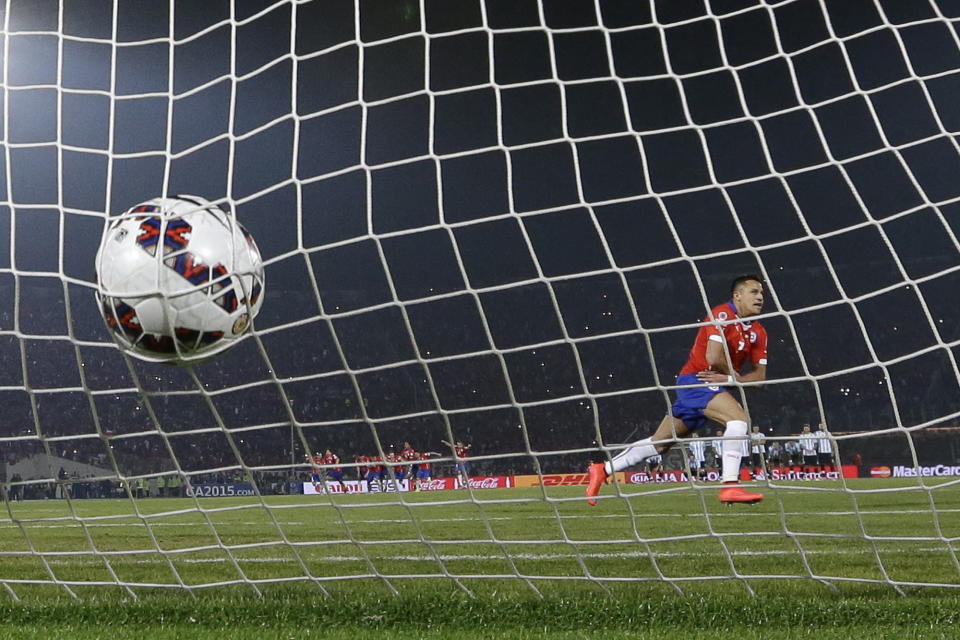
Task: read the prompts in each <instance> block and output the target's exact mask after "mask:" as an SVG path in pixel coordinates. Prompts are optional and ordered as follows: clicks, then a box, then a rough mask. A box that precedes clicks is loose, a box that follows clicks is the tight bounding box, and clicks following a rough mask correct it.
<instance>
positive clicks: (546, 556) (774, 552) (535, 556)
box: [47, 547, 947, 566]
mask: <svg viewBox="0 0 960 640" xmlns="http://www.w3.org/2000/svg"><path fill="white" fill-rule="evenodd" d="M946 551H947V549H946V548H943V547H939V548H938V547H927V548H924V547H910V548H906V547H903V548H900V549H894V550H883V551H881V553H882V554H884V555H887V554H891V553H910V554H913V553H944V552H946ZM801 553H802V554H803V555H810V556H835V555H850V556H860V555H873V551H872V550H870V549H829V550H816V549H805V550H803V551H802V552H801V551H799V550H783V549H771V550H767V551H731V552H730V555H731V556H734V557H777V556H791V555H801ZM707 556H716V557H719V558H724V557H726V556H725V554H723V553H716V552H715V553H706V552H688V551H663V552H655V553H653V554H649V553H644V552H641V551H628V552H625V553H597V552H594V553H581V554H576V553H513V554H510V555H509V556H507V557H509V558H510V559H511V560H575V559H577V558H588V559H599V560H606V559H624V558H637V559H642V558H650V557H653V558H658V559H659V558H703V557H707ZM438 557H439V559H440V560H441V561H443V562H457V561H465V560H472V561H484V560H485V561H500V560H505V559H506V557H504V556H490V555H485V554H484V555H480V554H456V555H454V554H438ZM171 559H172V560H173V561H174V562H175V563H183V564H221V563H231V564H232V562H233V560H230V559H228V558H171ZM321 559H322V560H323V561H324V562H366V561H367V558H365V557H360V556H327V555H325V556H323V557H322V558H321ZM369 559H370V560H372V561H374V562H378V561H398V562H436V560H437V558H435V557H434V556H433V555H421V556H417V555H392V556H371V557H370V558H369ZM236 560H237V562H240V563H248V562H249V563H261V564H272V563H282V562H294V559H293V558H290V557H287V558H280V557H258V558H236ZM47 562H48V563H49V564H51V565H57V566H68V565H74V564H78V563H94V564H100V562H101V560H100V558H96V557H91V556H78V557H77V558H75V559H74V558H71V559H66V558H62V557H61V558H48V559H47ZM159 562H163V563H165V562H166V559H165V558H161V557H157V558H155V559H143V558H137V559H134V558H125V557H122V556H120V557H111V558H110V564H156V563H159Z"/></svg>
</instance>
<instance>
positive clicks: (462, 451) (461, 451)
mask: <svg viewBox="0 0 960 640" xmlns="http://www.w3.org/2000/svg"><path fill="white" fill-rule="evenodd" d="M469 450H470V447H469V446H460V447H454V448H453V452H454V453H455V454H457V457H458V458H466V457H467V452H468V451H469Z"/></svg>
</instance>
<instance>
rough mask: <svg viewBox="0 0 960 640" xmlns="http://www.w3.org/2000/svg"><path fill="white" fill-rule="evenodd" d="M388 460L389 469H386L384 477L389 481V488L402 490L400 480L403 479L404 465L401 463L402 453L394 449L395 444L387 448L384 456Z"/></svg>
mask: <svg viewBox="0 0 960 640" xmlns="http://www.w3.org/2000/svg"><path fill="white" fill-rule="evenodd" d="M384 459H385V460H386V462H387V465H386V467H387V469H386V471H384V475H383V477H384V478H385V479H386V481H387V487H388V488H395V489H394V490H396V491H399V490H400V480H402V479H403V467H402V466H401V465H400V464H399V463H400V454H399V453H397V452H396V451H394V449H393V445H390V448H389V449H388V450H387V455H386V457H385V458H384Z"/></svg>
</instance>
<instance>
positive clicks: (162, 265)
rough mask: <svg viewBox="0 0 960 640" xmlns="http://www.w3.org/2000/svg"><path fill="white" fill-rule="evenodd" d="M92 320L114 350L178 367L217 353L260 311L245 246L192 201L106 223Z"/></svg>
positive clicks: (237, 232)
mask: <svg viewBox="0 0 960 640" xmlns="http://www.w3.org/2000/svg"><path fill="white" fill-rule="evenodd" d="M96 271H97V301H98V303H99V308H100V313H101V314H102V315H103V319H104V320H105V321H106V323H107V326H108V327H110V329H111V330H112V332H113V337H114V339H115V340H116V341H117V343H118V344H119V345H120V348H121V349H123V350H124V351H126V352H127V353H129V354H130V355H132V356H135V357H138V358H140V359H143V360H149V361H153V362H171V363H177V364H184V363H189V362H197V361H200V360H205V359H207V358H209V357H211V356H214V355H216V354H218V353H221V352H223V351H226V350H227V349H229V348H230V347H232V346H233V345H234V344H236V343H237V341H238V340H239V339H240V338H241V337H242V336H243V335H244V334H245V333H247V331H248V329H249V328H250V324H251V321H252V320H253V318H254V317H256V315H257V313H258V312H259V311H260V307H261V306H262V304H263V287H264V278H263V260H262V258H261V257H260V251H259V250H258V249H257V245H256V243H255V242H254V241H253V238H252V237H251V236H250V234H249V233H247V231H246V229H244V228H243V226H242V225H241V224H240V223H239V222H238V221H237V220H236V219H235V218H234V216H233V215H231V214H230V213H227V212H226V211H224V210H223V209H221V208H220V207H218V206H217V205H214V204H212V203H210V202H208V201H206V200H204V199H203V198H198V197H195V196H178V197H176V198H154V199H153V200H149V201H147V202H144V203H143V204H139V205H136V206H135V207H132V208H131V209H129V210H128V211H126V212H125V213H123V214H122V215H120V216H119V217H117V218H116V219H115V220H113V221H111V222H110V224H109V225H108V226H107V228H106V230H105V231H104V234H103V238H102V240H101V241H100V249H99V251H97V258H96Z"/></svg>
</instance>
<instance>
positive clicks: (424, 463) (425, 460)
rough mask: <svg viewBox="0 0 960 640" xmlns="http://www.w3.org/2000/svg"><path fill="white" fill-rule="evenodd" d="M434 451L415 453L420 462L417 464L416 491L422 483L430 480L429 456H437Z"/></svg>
mask: <svg viewBox="0 0 960 640" xmlns="http://www.w3.org/2000/svg"><path fill="white" fill-rule="evenodd" d="M439 455H440V454H439V453H437V452H436V451H422V452H420V453H418V454H417V456H418V457H419V458H420V464H418V465H417V484H416V489H415V490H416V491H420V488H421V487H422V486H423V483H425V482H430V456H439Z"/></svg>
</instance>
